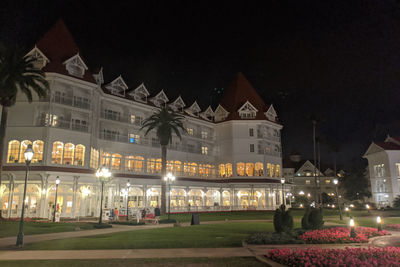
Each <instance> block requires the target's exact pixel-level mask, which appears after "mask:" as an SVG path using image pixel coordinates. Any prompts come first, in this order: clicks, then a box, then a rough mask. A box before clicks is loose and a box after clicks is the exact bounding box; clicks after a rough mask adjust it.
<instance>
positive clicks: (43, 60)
mask: <svg viewBox="0 0 400 267" xmlns="http://www.w3.org/2000/svg"><path fill="white" fill-rule="evenodd" d="M26 56H27V57H31V58H34V59H36V60H35V62H34V65H35V67H37V68H39V69H42V68H44V67H45V66H46V65H47V63H49V62H50V60H49V59H48V58H47V57H46V56H45V54H43V52H42V51H40V49H39V48H37V47H36V45H35V47H34V48H33V49H32V50H31V51H29V52H28V53H27V54H26Z"/></svg>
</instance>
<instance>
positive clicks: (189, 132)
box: [186, 128, 194, 135]
mask: <svg viewBox="0 0 400 267" xmlns="http://www.w3.org/2000/svg"><path fill="white" fill-rule="evenodd" d="M186 130H187V133H188V134H189V135H194V132H193V128H187V129H186Z"/></svg>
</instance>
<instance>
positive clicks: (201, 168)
mask: <svg viewBox="0 0 400 267" xmlns="http://www.w3.org/2000/svg"><path fill="white" fill-rule="evenodd" d="M199 176H200V177H205V176H206V165H205V164H199Z"/></svg>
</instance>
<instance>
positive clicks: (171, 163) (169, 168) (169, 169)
mask: <svg viewBox="0 0 400 267" xmlns="http://www.w3.org/2000/svg"><path fill="white" fill-rule="evenodd" d="M173 170H174V161H173V160H168V161H167V173H168V172H171V173H172V172H173Z"/></svg>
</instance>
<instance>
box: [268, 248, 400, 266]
mask: <svg viewBox="0 0 400 267" xmlns="http://www.w3.org/2000/svg"><path fill="white" fill-rule="evenodd" d="M266 257H267V258H269V259H271V260H273V261H275V262H277V263H280V264H283V265H286V266H349V267H358V266H400V248H394V247H388V248H367V249H365V248H346V249H320V248H308V249H296V250H291V249H273V250H270V251H269V252H268V253H267V255H266Z"/></svg>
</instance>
